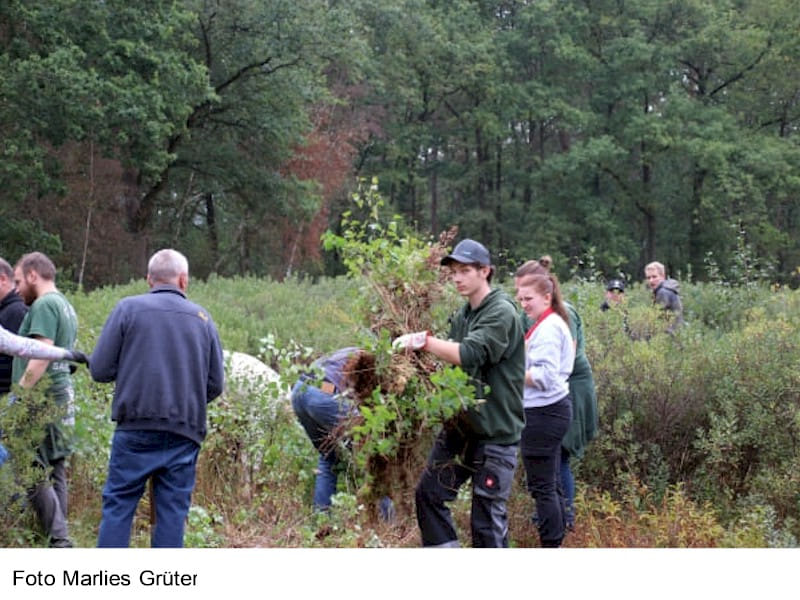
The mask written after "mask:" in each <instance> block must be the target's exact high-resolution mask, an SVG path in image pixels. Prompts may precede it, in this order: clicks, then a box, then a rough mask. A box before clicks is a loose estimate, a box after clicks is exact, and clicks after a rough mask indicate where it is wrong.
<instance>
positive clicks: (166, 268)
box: [147, 248, 189, 283]
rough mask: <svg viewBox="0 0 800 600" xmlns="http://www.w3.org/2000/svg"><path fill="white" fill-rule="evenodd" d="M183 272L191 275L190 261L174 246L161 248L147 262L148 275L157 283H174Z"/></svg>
mask: <svg viewBox="0 0 800 600" xmlns="http://www.w3.org/2000/svg"><path fill="white" fill-rule="evenodd" d="M183 274H186V275H187V276H188V275H189V261H188V260H186V257H185V256H184V255H183V254H181V253H180V252H178V251H177V250H173V249H172V248H165V249H163V250H159V251H158V252H156V253H155V254H153V256H151V257H150V261H149V262H148V263H147V276H148V277H149V278H150V280H151V281H153V282H156V283H174V282H175V281H176V280H177V279H178V277H179V276H180V275H183Z"/></svg>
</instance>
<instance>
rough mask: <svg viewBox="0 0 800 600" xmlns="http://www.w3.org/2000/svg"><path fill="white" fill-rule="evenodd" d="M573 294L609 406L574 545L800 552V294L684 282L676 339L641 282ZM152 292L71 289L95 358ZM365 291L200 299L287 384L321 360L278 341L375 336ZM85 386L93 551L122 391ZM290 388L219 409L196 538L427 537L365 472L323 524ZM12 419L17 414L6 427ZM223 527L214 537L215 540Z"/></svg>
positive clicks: (238, 283)
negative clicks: (362, 496)
mask: <svg viewBox="0 0 800 600" xmlns="http://www.w3.org/2000/svg"><path fill="white" fill-rule="evenodd" d="M500 283H503V282H500ZM505 283H506V284H510V282H505ZM564 288H565V292H566V295H567V297H568V298H569V299H570V301H571V302H573V303H574V304H575V305H576V307H577V308H578V311H579V313H580V314H581V316H582V318H583V321H584V332H585V335H586V345H587V353H588V355H589V359H590V361H591V363H592V367H593V370H594V376H595V382H596V386H597V396H598V401H599V405H600V406H599V408H600V435H599V437H598V438H597V439H596V440H595V441H594V442H593V443H592V444H591V445H590V447H589V448H588V450H587V452H586V456H585V458H584V459H583V460H582V461H581V462H579V463H576V464H575V465H574V466H575V473H576V479H577V481H578V489H579V498H580V503H579V510H578V523H577V530H576V532H575V533H574V534H571V536H570V537H568V538H567V545H585V546H625V545H643V546H683V545H691V546H748V547H755V546H792V545H796V544H797V541H796V540H797V539H798V537H800V369H799V368H798V362H799V361H798V358H799V357H800V328H799V327H798V325H800V295H798V293H796V292H793V291H790V290H785V289H772V288H769V287H767V286H747V287H743V288H732V287H728V286H721V285H719V284H687V285H684V286H683V289H682V296H683V301H684V305H685V307H686V315H687V325H686V326H685V327H684V328H682V329H681V330H680V331H679V332H678V333H677V334H676V335H669V334H666V333H664V332H663V329H664V326H665V323H664V320H663V319H662V318H661V316H660V315H659V312H658V311H657V310H655V309H653V308H652V306H651V304H650V292H649V291H648V290H646V289H645V288H644V287H643V286H641V285H633V286H631V287H630V289H629V292H628V298H627V315H626V314H623V313H622V312H621V311H617V310H611V311H607V312H601V311H600V310H599V305H600V303H601V301H602V294H603V290H602V287H601V286H599V285H598V284H593V283H581V282H567V283H566V284H565V286H564ZM145 289H146V286H145V285H144V284H143V283H131V284H128V285H125V286H119V287H116V288H106V289H100V290H95V291H93V292H92V293H90V294H74V295H73V296H71V297H70V300H71V301H72V302H73V304H74V305H75V308H76V310H77V312H78V315H79V318H80V335H79V340H80V341H79V345H80V347H81V348H83V349H85V350H91V348H92V347H93V345H94V341H95V340H96V338H97V335H98V334H99V332H100V329H101V327H102V325H103V323H104V322H105V319H106V317H107V316H108V313H109V312H110V310H111V308H112V307H113V306H114V303H115V302H116V301H117V300H118V299H119V298H121V297H123V296H126V295H130V294H133V293H140V292H143V291H145ZM715 289H716V290H717V291H718V292H719V293H718V294H716V295H715V294H714V291H715ZM358 295H359V292H358V284H357V283H356V282H354V281H351V280H347V279H323V280H320V281H317V282H312V281H309V280H289V281H286V282H275V281H269V280H258V279H254V278H238V279H231V280H226V279H217V278H212V279H210V280H209V281H207V282H193V283H192V284H191V287H190V290H189V296H190V298H192V299H193V300H195V301H197V302H199V303H200V304H202V305H204V306H206V307H207V308H208V309H209V311H210V312H211V314H212V316H213V318H214V320H215V321H216V323H217V325H218V327H219V330H220V333H221V336H222V340H223V345H224V346H225V347H226V349H229V350H240V351H244V352H249V353H251V354H259V353H260V352H261V350H262V349H263V350H265V351H266V350H271V351H270V352H269V353H264V354H261V357H262V358H264V359H265V360H266V361H267V362H269V363H271V364H272V365H273V366H274V367H276V368H279V369H280V370H282V371H284V372H285V373H286V374H287V377H288V378H289V379H291V377H292V375H291V369H287V365H289V364H291V363H292V361H294V362H295V363H297V364H299V363H300V362H302V361H304V360H306V359H307V358H310V356H307V357H305V358H304V357H303V354H302V352H299V351H298V353H296V354H295V355H294V356H293V358H292V357H289V359H288V360H287V357H286V356H283V357H282V358H279V356H278V355H279V354H280V350H281V349H288V348H293V347H294V348H305V349H307V350H305V351H306V352H310V353H311V354H313V355H317V354H320V353H322V352H326V351H328V350H332V349H334V348H337V347H340V346H343V345H347V344H351V343H352V342H353V340H354V339H357V337H358V336H359V335H360V334H361V333H362V329H361V328H362V327H363V324H362V323H360V322H359V321H358V318H357V316H356V315H357V314H358V313H357V311H356V310H355V309H354V308H353V306H354V305H355V301H356V298H357V296H358ZM360 299H361V300H362V301H363V294H362V297H361V298H360ZM632 332H633V333H634V335H633V337H635V338H636V339H632V337H631V334H632ZM293 340H294V342H293ZM75 383H76V396H77V401H78V412H77V424H76V430H75V433H76V454H75V455H74V456H73V458H72V460H71V470H70V476H71V482H70V486H71V487H70V491H71V503H72V504H71V508H70V520H71V523H72V529H73V534H74V536H75V537H76V539H77V541H78V543H79V545H82V546H91V545H93V544H94V541H95V536H96V528H97V524H98V522H99V510H100V490H101V488H102V484H103V482H104V479H105V470H106V462H107V458H108V448H109V442H110V436H111V433H112V431H113V424H112V423H111V422H110V420H109V412H110V401H111V394H112V391H113V387H112V386H110V385H101V384H96V383H93V382H91V381H90V379H89V377H88V374H87V373H86V370H85V369H84V368H83V367H81V368H80V369H79V371H78V372H77V373H76V375H75ZM278 394H279V390H278V388H277V387H275V388H265V389H264V390H263V391H262V392H259V393H254V394H248V395H247V396H246V397H242V398H238V399H236V400H235V401H233V400H231V399H227V400H225V399H223V401H220V402H218V403H215V405H214V406H213V407H212V409H211V411H210V414H209V420H210V430H209V431H210V432H209V436H208V439H207V441H206V444H205V446H204V448H203V451H202V452H201V463H200V465H199V469H198V486H197V492H196V494H195V497H194V502H195V504H196V506H197V507H198V508H197V509H196V510H195V513H194V516H193V518H192V519H190V522H189V529H188V530H187V540H188V542H187V543H189V544H197V545H203V544H204V542H203V541H202V540H203V539H208V540H210V541H209V543H213V545H229V546H236V545H242V546H308V545H322V546H346V545H416V544H417V543H418V542H417V537H416V534H415V531H416V526H415V523H414V521H413V515H408V514H405V515H403V516H402V520H401V522H399V523H396V524H395V525H394V526H392V527H389V526H385V527H383V528H380V527H377V528H376V526H375V525H374V524H368V521H367V520H366V519H367V514H368V513H369V511H368V510H363V509H362V508H360V504H359V503H358V501H357V497H358V491H359V490H358V486H359V481H358V480H357V478H358V474H357V473H355V474H354V473H350V474H349V476H348V477H344V478H342V484H341V485H342V487H341V490H342V494H343V495H342V497H341V499H340V504H341V505H342V506H343V507H349V508H348V509H347V510H344V508H343V509H342V511H340V512H341V514H340V513H339V512H336V511H334V513H332V514H331V515H330V518H329V519H328V522H327V523H322V522H321V521H320V520H318V519H316V518H315V517H314V516H313V515H312V514H311V511H310V498H311V491H312V486H313V478H314V469H315V467H316V459H317V456H316V453H315V451H314V449H313V448H312V447H311V444H310V443H309V442H308V440H307V439H306V437H305V434H304V433H303V431H302V430H301V429H300V428H299V426H298V425H297V423H296V419H295V418H294V416H293V414H292V413H291V410H290V409H289V407H288V406H287V405H286V404H285V403H284V405H283V408H282V409H281V410H278V411H273V412H270V410H271V409H270V407H274V406H275V404H274V403H275V401H276V396H277V395H278ZM4 414H6V415H8V413H4ZM9 418H10V417H9ZM16 423H17V424H16V425H13V427H18V425H19V420H17V421H16ZM369 423H370V422H369V421H365V423H364V426H366V425H368V424H369ZM30 425H31V426H33V425H34V424H33V423H31V424H30ZM9 427H12V424H11V422H10V421H6V425H5V426H4V429H5V430H6V432H9V431H10V430H11V429H9ZM365 431H366V430H365ZM31 436H33V432H31ZM30 439H33V437H30ZM374 442H375V443H376V444H377V443H388V442H381V441H380V440H379V439H378V438H375V439H374ZM7 445H8V444H7ZM12 445H13V444H12ZM364 447H367V446H364ZM424 453H425V452H424V449H420V455H424ZM10 474H11V471H10V469H9V467H8V464H6V465H4V466H3V467H2V468H0V486H2V490H0V491H2V492H7V491H10V490H11V488H10V487H9V486H11V485H12V484H11V483H10V481H11V480H9V479H8V477H9V476H10ZM354 475H355V479H354ZM3 477H5V478H6V479H3ZM412 484H413V482H412V483H410V484H409V485H412ZM411 491H412V490H410V489H409V490H408V492H409V493H411ZM4 497H6V498H9V497H10V496H4ZM530 505H531V501H530V499H528V498H527V492H526V491H525V490H524V488H523V486H521V485H520V486H517V487H516V488H515V491H514V498H513V499H512V503H511V506H512V508H513V510H515V511H524V510H527V508H520V507H530ZM147 508H148V507H147V502H146V499H145V502H144V503H143V507H142V508H141V510H140V518H139V519H138V520H137V522H138V525H137V530H136V531H137V532H138V533H137V534H136V535H135V536H134V543H135V544H138V545H147V539H146V535H145V533H144V531H145V530H146V528H147ZM463 511H468V503H466V502H460V503H458V504H457V505H456V506H455V512H456V519H457V521H458V522H459V523H460V522H461V521H464V520H465V519H468V517H466V516H464V515H462V514H461V513H462V512H463ZM27 515H28V516H24V515H23V514H22V513H20V511H16V512H8V511H6V513H5V514H4V516H2V517H0V518H1V519H2V523H1V524H2V527H0V545H3V546H25V545H37V544H38V543H39V542H40V540H38V538H36V536H35V535H34V534H33V533H31V530H32V529H35V522H34V520H33V519H32V518H31V517H30V511H28V513H27ZM525 520H526V519H525V518H524V515H522V516H519V518H517V519H512V522H511V523H512V528H514V527H516V528H517V529H516V531H515V530H513V529H512V532H511V536H512V539H516V540H518V542H519V543H522V544H525V545H531V544H535V535H534V533H533V532H532V531H528V529H526V528H527V527H528V526H527V525H524V524H521V523H524V522H525ZM193 528H197V529H198V531H197V532H194V533H193V531H194V530H193ZM211 530H213V532H214V534H215V535H214V536H209V535H207V534H208V532H209V531H211ZM356 531H357V532H358V533H357V534H355V533H354V532H356ZM204 532H205V533H204ZM195 533H196V535H195ZM462 533H464V535H466V531H464V532H462ZM570 540H572V541H570Z"/></svg>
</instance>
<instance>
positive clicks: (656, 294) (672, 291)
mask: <svg viewBox="0 0 800 600" xmlns="http://www.w3.org/2000/svg"><path fill="white" fill-rule="evenodd" d="M644 276H645V279H647V285H649V286H650V289H651V290H653V302H654V303H655V304H659V305H661V306H662V307H663V308H664V310H667V311H670V312H672V313H675V318H674V319H673V321H672V323H670V325H669V327H667V331H668V332H669V333H674V331H675V330H676V329H677V328H678V327H680V326H681V325H682V324H683V304H682V303H681V297H680V284H679V283H678V282H677V281H675V280H674V279H667V278H666V271H665V270H664V265H662V264H661V263H660V262H651V263H650V264H648V265H647V266H646V267H645V268H644Z"/></svg>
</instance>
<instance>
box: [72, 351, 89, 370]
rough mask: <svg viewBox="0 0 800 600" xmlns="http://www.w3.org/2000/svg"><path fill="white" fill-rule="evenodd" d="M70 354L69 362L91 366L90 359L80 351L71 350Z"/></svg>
mask: <svg viewBox="0 0 800 600" xmlns="http://www.w3.org/2000/svg"><path fill="white" fill-rule="evenodd" d="M70 354H71V355H70V356H67V360H71V361H73V362H76V363H83V364H85V365H86V366H89V357H88V356H86V355H85V354H84V353H83V352H81V351H80V350H70Z"/></svg>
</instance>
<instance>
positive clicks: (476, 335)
mask: <svg viewBox="0 0 800 600" xmlns="http://www.w3.org/2000/svg"><path fill="white" fill-rule="evenodd" d="M441 264H442V265H443V266H447V267H449V268H450V272H451V277H452V281H453V284H454V285H455V287H456V290H458V293H459V294H460V295H461V296H463V297H464V298H465V299H466V302H465V303H464V305H463V306H462V307H461V308H460V309H459V310H457V311H456V312H455V313H454V314H453V315H452V316H451V318H450V333H449V336H448V338H449V339H441V338H437V337H433V336H432V335H430V334H429V333H428V332H427V331H420V332H416V333H407V334H405V335H402V336H400V337H398V338H397V339H396V340H395V341H394V342H393V344H392V345H393V346H394V348H395V349H396V350H402V351H412V350H415V351H421V350H424V351H426V352H431V353H433V354H434V355H436V356H437V357H438V358H440V359H441V360H443V361H445V362H448V363H450V364H453V365H458V366H460V367H461V368H462V369H463V370H464V371H465V372H466V373H467V374H468V375H469V376H470V377H471V379H472V381H473V383H474V385H475V390H476V392H477V393H478V394H481V393H482V390H484V389H485V388H486V387H487V386H488V387H489V393H488V394H487V397H486V398H485V401H484V402H483V403H481V404H479V405H478V406H476V407H474V408H471V409H469V410H466V411H464V412H462V413H461V414H460V415H458V416H457V418H456V419H454V420H453V421H452V422H451V423H450V424H449V425H448V426H446V427H444V428H443V429H442V431H441V432H440V433H439V435H438V436H437V438H436V441H435V443H434V447H433V449H432V450H431V453H430V455H429V457H428V464H427V466H426V468H425V470H424V471H423V473H422V476H421V477H420V480H419V483H418V484H417V488H416V508H417V523H418V524H419V528H420V533H421V535H422V544H423V546H426V547H442V548H446V547H458V546H459V543H458V535H457V534H456V529H455V525H454V523H453V518H452V515H451V513H450V510H449V508H447V506H446V505H445V503H446V502H451V501H453V500H455V499H456V496H457V494H458V490H459V488H460V487H461V486H462V485H463V484H464V483H466V482H467V480H469V479H472V511H471V515H470V516H471V529H472V545H473V546H474V547H495V548H496V547H508V510H507V503H508V498H509V496H510V495H511V484H512V482H513V479H514V470H515V469H516V466H517V451H518V449H519V441H520V437H521V434H522V429H523V427H524V424H525V413H524V411H523V408H522V391H523V386H524V381H525V346H524V331H523V330H522V322H521V320H520V318H519V314H518V313H517V309H516V306H515V304H514V302H513V300H512V299H511V297H509V296H508V294H506V293H505V292H504V291H503V290H501V289H498V288H492V287H491V280H492V274H493V272H494V267H493V266H492V263H491V258H490V256H489V251H488V250H487V249H486V248H485V247H484V246H483V245H482V244H480V243H478V242H476V241H474V240H470V239H465V240H462V241H461V242H459V243H458V244H457V245H456V247H455V249H454V250H453V252H452V254H450V255H448V256H446V257H444V258H443V259H442V261H441Z"/></svg>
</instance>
